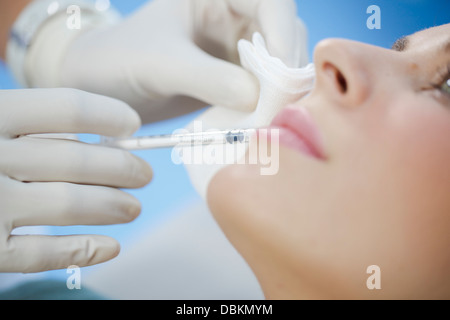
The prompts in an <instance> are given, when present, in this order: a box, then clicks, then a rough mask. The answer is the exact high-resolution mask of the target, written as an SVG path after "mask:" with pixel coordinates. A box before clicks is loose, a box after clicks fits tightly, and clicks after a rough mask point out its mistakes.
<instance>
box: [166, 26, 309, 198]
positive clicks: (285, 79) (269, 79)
mask: <svg viewBox="0 0 450 320" xmlns="http://www.w3.org/2000/svg"><path fill="white" fill-rule="evenodd" d="M238 49H239V54H240V58H241V64H242V66H243V67H244V68H246V69H247V70H248V71H249V72H251V73H253V74H254V75H255V77H256V78H257V79H258V81H259V83H260V96H259V102H258V105H257V107H256V109H255V110H254V111H253V112H250V113H249V112H240V111H236V110H231V109H227V108H224V107H220V106H213V107H211V108H209V109H208V110H207V111H205V112H204V113H203V114H201V115H200V116H199V117H198V118H197V119H196V120H195V121H193V122H192V123H191V124H189V125H188V126H187V128H186V129H187V130H188V131H189V132H198V131H208V130H227V129H236V128H244V129H245V128H261V127H265V126H268V125H269V124H270V123H271V121H272V119H273V118H274V117H275V116H276V115H277V114H278V113H279V112H280V110H281V109H283V108H284V107H285V106H286V105H288V104H290V103H293V102H296V101H298V100H300V99H301V98H302V97H304V96H305V95H306V94H307V93H309V92H310V91H311V89H312V87H313V85H314V78H315V72H314V65H313V64H308V65H307V66H305V67H303V68H295V69H294V68H288V67H287V66H286V65H285V64H284V63H283V62H282V61H281V60H280V59H278V58H275V57H272V56H270V55H269V52H268V51H267V47H266V44H265V41H264V39H263V37H262V36H261V34H259V33H255V34H254V35H253V41H252V43H251V42H249V41H247V40H240V41H239V43H238ZM174 152H175V153H177V154H181V155H182V162H183V163H184V165H185V167H186V170H187V172H188V174H189V177H190V179H191V182H192V184H193V186H194V188H195V189H196V190H197V192H198V193H199V194H200V195H201V196H202V197H203V199H206V194H207V188H208V185H209V182H210V181H211V179H212V178H213V177H214V175H215V174H216V173H217V172H218V171H219V170H220V169H222V168H224V167H225V166H227V165H230V164H233V163H236V160H237V159H240V158H241V157H243V156H244V155H245V152H246V150H245V147H244V148H240V147H236V146H235V145H231V144H227V145H211V146H208V147H207V148H205V147H204V146H199V147H193V148H183V149H181V148H178V149H174ZM187 154H189V156H186V155H187ZM211 155H214V157H211ZM225 155H226V156H225ZM215 160H216V161H215ZM222 160H223V161H222Z"/></svg>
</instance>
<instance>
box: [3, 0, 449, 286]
mask: <svg viewBox="0 0 450 320" xmlns="http://www.w3.org/2000/svg"><path fill="white" fill-rule="evenodd" d="M244 1H245V0H244ZM145 2H146V1H143V0H131V1H130V0H129V1H118V0H112V1H111V3H112V4H113V5H114V6H115V7H116V8H117V9H119V11H120V12H122V13H123V14H124V15H127V14H130V13H132V12H133V11H134V10H136V9H137V8H138V7H139V6H141V5H142V4H144V3H145ZM297 4H298V14H299V16H300V17H301V18H302V19H303V20H304V22H305V24H306V26H307V28H308V33H309V40H308V41H309V52H310V57H312V53H313V49H314V47H315V45H316V44H317V43H318V42H319V41H320V40H322V39H325V38H329V37H340V38H347V39H353V40H357V41H362V42H365V43H369V44H374V45H378V46H382V47H386V48H389V47H391V45H392V44H393V43H394V41H395V40H396V39H397V38H399V37H401V36H404V35H408V34H411V33H414V32H416V31H418V30H421V29H424V28H427V27H432V26H435V25H440V24H444V23H448V22H450V1H449V0H435V1H430V0H397V1H392V0H384V1H375V0H372V1H367V0H342V1H336V0H297ZM370 5H378V6H379V7H380V9H381V29H380V30H369V29H368V28H367V27H366V21H367V19H368V17H369V16H370V14H367V13H366V10H367V8H368V7H369V6H370ZM12 88H17V86H16V84H15V83H14V81H13V79H12V78H11V77H10V75H9V73H8V71H7V69H6V68H5V65H4V64H3V63H1V62H0V89H12ZM0 103H1V101H0ZM197 114H198V112H197V113H194V114H190V115H187V116H183V117H180V118H176V119H171V120H167V121H163V122H159V123H154V124H149V125H145V126H144V127H143V128H142V129H141V130H140V131H139V132H138V134H139V135H148V134H157V133H171V132H172V131H174V130H175V129H178V128H181V127H184V126H185V125H186V124H187V123H188V122H190V121H191V120H192V119H193V118H195V117H196V115H197ZM85 139H89V137H88V136H87V137H85ZM136 154H137V155H139V156H141V157H142V158H144V159H146V160H147V161H148V162H149V163H150V164H151V165H152V167H153V169H154V173H155V175H154V179H153V182H152V183H151V184H150V185H148V186H146V187H145V188H142V189H139V190H132V191H130V193H132V194H133V195H135V196H136V197H137V198H138V199H140V200H141V202H142V206H143V211H142V214H141V215H140V216H139V217H138V218H137V219H136V220H135V221H134V222H132V223H129V224H126V225H117V226H101V227H64V228H52V233H53V234H71V233H98V234H105V235H110V236H113V237H114V238H116V239H117V240H118V241H119V242H120V243H121V245H122V252H123V251H125V250H127V248H128V247H129V246H132V245H133V241H134V240H136V239H138V238H139V237H140V236H142V235H143V234H144V233H148V232H152V230H154V228H157V227H158V225H159V224H160V223H161V222H163V221H164V220H165V219H167V218H168V217H171V216H173V215H175V214H176V213H177V212H181V210H183V208H185V207H186V206H188V205H189V204H190V203H191V202H193V201H197V200H199V198H198V196H197V194H196V193H195V191H194V190H193V188H192V186H191V184H190V182H189V180H188V177H187V174H186V172H185V171H184V168H183V167H182V166H178V165H175V164H173V163H172V161H171V151H170V150H155V151H141V152H136ZM97 267H98V266H95V267H90V268H97ZM100 267H101V266H100ZM87 269H89V268H87ZM48 275H49V276H54V277H62V278H64V279H66V277H67V274H66V272H65V270H61V271H52V272H49V273H48Z"/></svg>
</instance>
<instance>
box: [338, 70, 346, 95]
mask: <svg viewBox="0 0 450 320" xmlns="http://www.w3.org/2000/svg"><path fill="white" fill-rule="evenodd" d="M336 80H337V83H338V85H339V90H340V91H341V93H346V92H347V80H345V77H344V75H343V74H342V73H341V72H340V71H339V70H337V74H336Z"/></svg>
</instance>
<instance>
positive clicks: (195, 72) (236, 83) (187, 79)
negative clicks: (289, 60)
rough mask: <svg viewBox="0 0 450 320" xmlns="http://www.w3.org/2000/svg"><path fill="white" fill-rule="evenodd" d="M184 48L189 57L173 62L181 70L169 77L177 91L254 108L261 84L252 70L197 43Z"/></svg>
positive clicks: (208, 100) (224, 104)
mask: <svg viewBox="0 0 450 320" xmlns="http://www.w3.org/2000/svg"><path fill="white" fill-rule="evenodd" d="M185 48H186V49H185V50H184V52H183V55H184V56H186V57H189V59H184V60H183V61H179V63H178V65H176V66H174V68H176V69H175V70H178V74H177V76H176V77H173V78H171V79H170V85H171V87H172V88H173V90H174V91H175V93H176V94H182V95H187V96H190V97H193V98H196V99H199V100H201V101H204V102H206V103H208V104H210V105H218V106H222V107H226V108H230V109H235V110H239V111H252V110H254V109H255V107H256V104H257V102H258V97H259V84H258V82H257V80H256V78H255V77H254V76H253V75H252V74H250V73H249V72H248V71H246V70H245V69H243V68H242V67H240V66H237V65H235V64H233V63H230V62H227V61H225V60H221V59H218V58H216V57H213V56H211V55H209V54H207V53H206V52H204V51H203V50H201V49H200V48H198V47H196V46H194V45H190V44H187V45H186V46H185Z"/></svg>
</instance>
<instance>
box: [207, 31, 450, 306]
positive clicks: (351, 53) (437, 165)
mask: <svg viewBox="0 0 450 320" xmlns="http://www.w3.org/2000/svg"><path fill="white" fill-rule="evenodd" d="M449 41H450V24H447V25H443V26H439V27H435V28H430V29H426V30H423V31H420V32H418V33H416V34H414V35H411V36H409V37H408V42H407V45H406V48H403V47H402V48H401V49H400V50H402V51H398V50H388V49H383V48H379V47H374V46H370V45H366V44H362V43H358V42H353V41H348V40H339V39H329V40H325V41H322V42H320V43H319V44H318V45H317V47H316V50H315V54H314V63H315V67H316V72H317V78H316V86H315V88H314V90H313V91H312V92H311V94H310V95H308V96H307V97H306V98H304V99H303V100H300V101H299V102H298V105H302V106H303V107H305V108H307V109H308V110H309V111H310V113H311V117H312V119H313V121H314V122H315V124H316V125H317V127H318V128H319V130H320V132H321V135H322V140H323V146H324V149H325V154H326V156H325V159H323V160H318V159H316V158H313V157H308V156H306V155H304V154H302V153H300V152H298V151H296V150H293V149H290V148H287V147H283V146H281V147H280V156H279V166H280V169H279V172H278V174H276V175H272V176H262V175H261V174H260V167H259V166H258V165H233V166H228V167H227V168H225V169H223V170H222V171H220V172H219V173H218V174H217V175H216V176H215V177H214V179H213V180H212V182H211V184H210V187H209V191H208V202H209V206H210V208H211V211H212V213H213V214H214V216H215V218H216V220H217V221H218V223H219V224H220V226H221V228H222V229H223V230H224V232H225V234H226V236H227V237H228V239H229V240H230V241H231V243H232V244H233V245H234V246H235V247H236V249H237V250H238V251H239V252H240V253H241V254H242V256H243V257H244V258H245V260H246V261H247V262H248V264H249V265H250V267H251V268H252V270H253V271H254V273H255V275H256V276H257V278H258V280H259V282H260V284H261V287H262V289H263V291H264V294H265V296H266V298H267V299H449V298H450V277H449V275H448V273H449V270H450V250H449V248H450V232H449V231H450V94H448V93H444V92H442V90H439V89H437V88H436V87H435V86H433V84H435V85H440V84H442V82H443V81H442V77H443V76H444V77H445V74H446V73H445V72H447V69H448V65H449V63H450V47H449V46H448V44H449V43H450V42H449ZM447 79H448V77H447V78H445V79H444V80H445V81H447ZM439 81H441V83H439ZM436 82H438V83H436ZM372 265H376V266H378V267H379V271H380V272H379V278H378V280H379V283H380V285H381V289H373V290H370V289H369V288H368V286H367V280H368V278H369V277H370V276H371V273H368V271H367V268H368V267H369V266H372Z"/></svg>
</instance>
